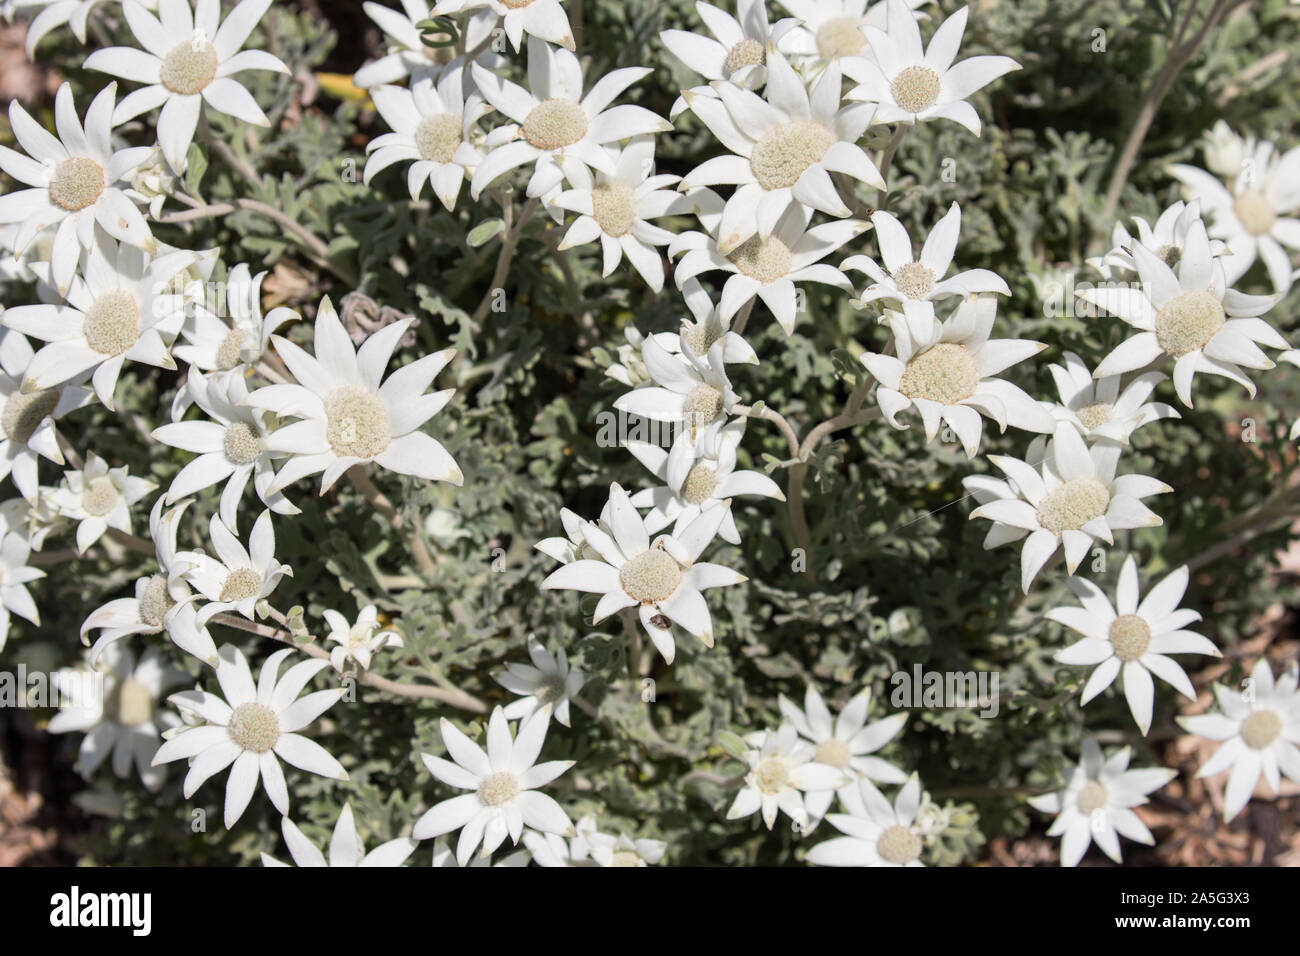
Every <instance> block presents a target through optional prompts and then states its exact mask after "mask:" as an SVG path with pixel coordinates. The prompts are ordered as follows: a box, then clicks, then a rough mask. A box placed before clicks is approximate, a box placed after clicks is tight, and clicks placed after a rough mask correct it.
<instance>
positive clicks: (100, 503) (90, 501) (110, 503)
mask: <svg viewBox="0 0 1300 956" xmlns="http://www.w3.org/2000/svg"><path fill="white" fill-rule="evenodd" d="M121 500H122V495H121V493H120V492H119V491H118V490H117V485H115V484H113V480H112V479H111V478H109V477H108V476H107V475H101V476H100V477H98V478H92V479H90V481H88V482H86V487H85V488H84V489H83V490H82V492H81V507H83V508H85V509H86V514H89V515H94V516H95V517H96V518H102V517H103V516H104V515H106V514H108V513H109V512H110V511H112V510H113V509H114V508H116V507H117V503H118V502H119V501H121Z"/></svg>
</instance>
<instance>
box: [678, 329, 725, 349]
mask: <svg viewBox="0 0 1300 956" xmlns="http://www.w3.org/2000/svg"><path fill="white" fill-rule="evenodd" d="M722 336H723V331H722V326H721V325H720V324H718V323H717V322H708V321H705V322H699V323H695V324H689V323H685V322H683V323H682V331H681V338H682V341H683V342H684V343H686V345H687V346H688V347H689V348H690V350H691V352H692V353H693V354H695V355H707V354H708V352H709V349H711V348H713V343H714V342H717V341H718V340H719V339H720V338H722Z"/></svg>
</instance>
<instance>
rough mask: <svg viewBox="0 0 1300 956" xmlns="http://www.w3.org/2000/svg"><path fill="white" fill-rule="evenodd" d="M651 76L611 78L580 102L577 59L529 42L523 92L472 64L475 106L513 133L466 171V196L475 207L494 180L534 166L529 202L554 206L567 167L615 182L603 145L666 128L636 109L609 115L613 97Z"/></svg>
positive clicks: (634, 72)
mask: <svg viewBox="0 0 1300 956" xmlns="http://www.w3.org/2000/svg"><path fill="white" fill-rule="evenodd" d="M651 72H652V71H651V70H649V69H647V68H645V67H625V68H623V69H617V70H612V71H610V72H609V73H607V74H605V75H604V76H603V77H601V78H600V80H599V81H598V82H596V83H595V84H593V85H592V87H591V89H590V90H588V91H587V94H586V96H583V93H582V88H583V77H582V66H581V64H579V62H578V58H577V57H576V56H574V55H573V54H572V53H570V52H569V51H568V50H557V49H554V48H552V47H550V46H547V44H546V43H545V42H543V41H542V40H539V39H537V38H536V37H533V38H531V39H529V41H528V85H529V87H530V89H527V90H526V89H524V88H523V87H522V86H519V85H518V84H515V83H511V82H510V81H509V80H504V79H502V78H501V77H499V76H497V75H496V74H495V73H492V72H491V71H490V70H487V69H485V68H484V67H482V66H480V65H479V64H478V63H475V64H474V65H473V75H474V83H475V85H476V86H477V87H478V89H479V92H480V93H481V94H482V96H483V98H484V99H485V100H487V101H488V102H489V103H491V104H492V106H494V107H495V108H496V109H497V110H498V111H499V112H501V113H503V114H504V115H505V116H507V117H509V118H510V119H511V120H513V121H514V122H515V123H517V124H518V126H517V127H515V128H514V135H515V138H514V139H512V140H509V141H506V142H504V143H502V144H500V145H497V146H495V148H493V149H492V151H491V152H490V153H488V155H487V157H486V158H485V159H484V160H483V161H482V162H481V163H479V165H478V168H477V169H475V170H474V178H473V179H472V180H471V181H470V195H471V196H472V197H473V198H474V199H478V197H479V195H480V194H481V193H482V192H483V190H484V189H485V188H486V187H487V186H488V185H489V184H491V183H492V182H493V181H494V180H496V179H497V178H498V177H500V176H503V175H504V174H506V173H508V172H510V170H512V169H515V168H516V167H518V166H523V165H525V164H527V163H534V164H535V168H534V170H533V174H532V177H531V178H530V179H529V181H528V195H529V197H532V198H536V197H548V199H550V198H554V194H556V193H558V190H559V186H560V183H561V182H562V181H563V180H564V178H565V175H566V170H568V169H570V168H572V166H573V164H574V163H582V164H585V165H587V166H589V167H591V168H592V169H597V170H600V171H601V172H603V173H607V174H610V175H615V174H617V171H618V170H617V166H616V164H615V161H614V159H613V157H612V156H611V155H610V152H609V150H608V149H607V148H606V144H608V143H615V142H617V141H619V140H623V139H630V138H631V137H633V136H642V135H645V134H648V133H664V132H667V131H668V130H671V129H672V128H673V127H672V124H671V123H668V122H667V121H665V120H663V119H661V118H660V117H658V116H656V115H655V114H654V113H651V112H650V111H649V110H647V109H646V108H645V107H643V106H633V105H631V104H623V105H620V106H614V107H609V104H610V103H611V102H613V100H614V98H615V97H617V96H618V95H619V94H620V93H622V92H623V91H624V90H626V89H627V88H628V87H629V86H631V85H632V84H633V83H635V82H637V81H638V80H640V79H643V78H644V77H646V76H649V75H650V73H651Z"/></svg>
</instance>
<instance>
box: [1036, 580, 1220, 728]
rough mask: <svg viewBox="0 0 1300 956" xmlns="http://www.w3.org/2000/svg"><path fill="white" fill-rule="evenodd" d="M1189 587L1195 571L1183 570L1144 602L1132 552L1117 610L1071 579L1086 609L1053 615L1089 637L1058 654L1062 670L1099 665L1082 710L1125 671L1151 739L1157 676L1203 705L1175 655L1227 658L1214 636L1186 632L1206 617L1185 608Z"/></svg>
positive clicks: (1128, 691) (1131, 701) (1131, 700)
mask: <svg viewBox="0 0 1300 956" xmlns="http://www.w3.org/2000/svg"><path fill="white" fill-rule="evenodd" d="M1187 581H1188V571H1187V568H1186V567H1181V568H1178V569H1177V570H1176V571H1174V572H1173V573H1171V574H1170V575H1168V576H1167V577H1165V578H1164V579H1163V580H1162V581H1161V582H1160V583H1159V584H1157V585H1156V586H1155V587H1153V588H1152V589H1151V591H1150V593H1149V594H1147V596H1146V597H1145V598H1143V599H1141V603H1138V602H1139V598H1141V595H1140V593H1139V590H1138V571H1137V561H1135V560H1134V558H1133V555H1131V554H1130V555H1129V556H1128V558H1127V559H1126V560H1125V561H1124V566H1123V567H1122V568H1120V572H1119V584H1118V586H1117V589H1116V592H1115V603H1114V604H1113V605H1112V604H1111V603H1110V600H1109V599H1108V598H1107V597H1106V595H1105V593H1103V592H1102V590H1101V588H1099V587H1097V585H1095V584H1093V583H1092V582H1091V581H1088V580H1085V579H1084V578H1070V580H1069V582H1068V583H1069V586H1070V590H1071V591H1073V592H1074V593H1075V596H1076V597H1078V598H1079V601H1080V603H1081V604H1082V605H1083V606H1082V607H1057V608H1052V609H1051V610H1049V611H1048V612H1047V613H1046V615H1045V616H1046V617H1047V619H1048V620H1051V621H1055V622H1056V623H1058V624H1063V625H1065V626H1066V627H1068V628H1070V629H1071V630H1073V631H1078V632H1079V633H1080V634H1082V635H1083V640H1081V641H1076V642H1075V643H1074V644H1071V645H1070V646H1069V647H1067V648H1065V649H1064V650H1061V651H1057V653H1056V660H1057V661H1058V662H1060V663H1062V664H1079V665H1085V666H1094V665H1095V667H1094V670H1093V671H1092V673H1091V674H1090V675H1089V676H1088V682H1087V684H1085V685H1084V688H1083V696H1082V697H1081V698H1080V701H1079V702H1080V703H1081V704H1086V703H1088V701H1090V700H1092V699H1093V698H1094V697H1096V696H1097V695H1098V694H1100V693H1101V692H1102V691H1103V690H1105V689H1106V688H1107V687H1109V686H1110V685H1111V684H1112V683H1113V682H1114V681H1115V678H1116V677H1118V676H1120V673H1121V670H1122V671H1123V679H1124V697H1125V699H1126V700H1127V701H1128V706H1129V711H1130V712H1131V713H1132V714H1133V719H1134V720H1135V721H1136V722H1137V725H1138V729H1139V730H1141V731H1142V734H1143V736H1146V733H1147V731H1149V730H1150V729H1151V710H1152V703H1153V700H1154V695H1155V685H1154V684H1153V683H1152V680H1151V675H1152V674H1155V675H1156V676H1157V677H1159V678H1160V679H1161V680H1163V681H1164V682H1165V683H1166V684H1169V685H1170V686H1172V687H1173V688H1174V689H1175V690H1177V691H1178V692H1179V693H1180V694H1182V695H1183V696H1184V697H1186V698H1187V699H1189V700H1195V699H1196V691H1194V690H1193V689H1192V682H1191V681H1190V680H1188V679H1187V674H1186V673H1184V672H1183V669H1182V668H1181V667H1179V666H1178V664H1176V663H1175V662H1174V661H1173V659H1171V658H1170V657H1169V656H1168V655H1170V654H1209V655H1210V656H1212V657H1222V656H1223V655H1222V654H1220V653H1219V649H1218V648H1217V647H1215V646H1214V643H1213V642H1212V641H1211V640H1210V639H1209V638H1207V637H1204V636H1202V635H1200V634H1197V633H1196V632H1195V631H1189V630H1186V629H1185V628H1186V626H1187V625H1188V624H1192V623H1195V622H1196V621H1199V620H1200V619H1201V615H1200V614H1199V613H1197V612H1196V611H1192V610H1189V609H1187V608H1179V606H1178V605H1179V603H1180V602H1181V601H1182V599H1183V594H1184V593H1186V591H1187Z"/></svg>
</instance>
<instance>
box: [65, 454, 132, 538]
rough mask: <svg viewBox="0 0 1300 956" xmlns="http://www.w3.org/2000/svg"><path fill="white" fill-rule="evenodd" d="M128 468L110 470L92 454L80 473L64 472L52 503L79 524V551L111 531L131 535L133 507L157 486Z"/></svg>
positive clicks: (106, 464)
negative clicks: (133, 473) (110, 529)
mask: <svg viewBox="0 0 1300 956" xmlns="http://www.w3.org/2000/svg"><path fill="white" fill-rule="evenodd" d="M128 471H129V470H128V468H127V466H125V465H123V466H122V467H121V468H109V467H108V462H106V461H104V459H102V458H100V457H99V456H98V455H96V454H95V453H94V452H93V451H92V452H89V453H87V455H86V463H85V466H84V467H83V468H82V469H81V470H80V471H66V472H64V473H63V483H62V484H61V485H60V486H59V487H58V488H57V489H55V490H54V491H52V492H51V493H50V503H51V505H52V506H53V507H54V509H55V510H56V511H57V512H58V513H59V514H60V515H61V516H62V517H64V518H67V519H69V520H71V521H75V522H77V551H78V552H79V553H81V552H84V551H85V550H86V549H87V548H89V547H90V546H91V545H92V544H94V543H95V542H96V541H98V540H99V539H100V537H101V536H102V535H103V534H104V532H105V531H107V530H108V529H109V528H114V529H116V530H117V531H121V532H123V533H124V534H130V533H131V506H132V505H133V504H135V503H136V502H137V501H139V500H140V499H141V498H143V497H144V496H145V495H147V494H149V493H150V492H151V491H153V490H154V489H155V488H157V487H158V486H157V485H155V484H154V483H153V482H152V481H150V480H149V479H147V478H135V477H132V476H131V475H130V474H129V473H128Z"/></svg>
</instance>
